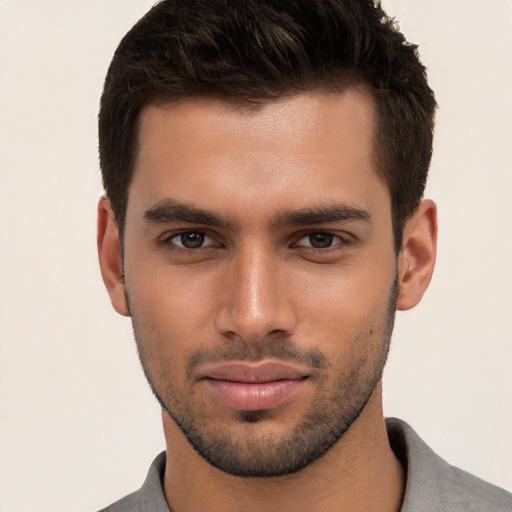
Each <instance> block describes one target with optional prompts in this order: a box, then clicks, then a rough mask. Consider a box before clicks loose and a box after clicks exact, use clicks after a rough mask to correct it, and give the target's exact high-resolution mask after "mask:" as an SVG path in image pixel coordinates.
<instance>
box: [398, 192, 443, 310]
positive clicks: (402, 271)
mask: <svg viewBox="0 0 512 512" xmlns="http://www.w3.org/2000/svg"><path fill="white" fill-rule="evenodd" d="M436 250H437V207H436V205H435V203H434V202H433V201H430V200H429V199H425V200H423V201H422V202H421V203H420V205H419V206H418V208H417V210H416V212H415V213H414V215H413V216H412V217H411V218H410V219H409V220H408V221H407V222H406V224H405V228H404V239H403V243H402V249H401V250H400V254H399V255H398V279H399V289H398V299H397V306H396V307H397V309H399V310H403V311H404V310H407V309H411V308H413V307H414V306H416V304H418V302H419V301H420V300H421V298H422V297H423V294H424V293H425V291H426V289H427V287H428V285H429V283H430V280H431V279H432V273H433V272H434V264H435V261H436Z"/></svg>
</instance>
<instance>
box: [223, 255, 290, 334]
mask: <svg viewBox="0 0 512 512" xmlns="http://www.w3.org/2000/svg"><path fill="white" fill-rule="evenodd" d="M219 277H220V288H221V290H220V293H219V296H218V299H219V308H218V310H217V315H216V319H215V324H216V329H217V331H218V332H219V333H221V334H222V335H223V336H225V337H227V338H231V339H232V338H238V339H241V340H243V341H245V342H247V343H257V342H259V341H263V340H265V339H268V337H269V336H275V337H288V336H290V335H291V334H292V333H293V331H294V330H295V327H296V323H297V317H296V314H295V311H294V307H293V302H294V301H293V296H292V294H291V289H290V284H291V283H290V279H289V276H287V273H286V269H285V262H283V261H281V260H280V258H279V257H278V256H277V255H275V254H273V253H272V251H269V250H265V249H262V248H260V247H256V246H253V247H245V248H242V249H240V251H238V253H237V254H236V255H235V256H233V257H232V259H231V261H230V263H229V265H227V266H226V268H225V271H224V272H223V273H222V275H221V276H219Z"/></svg>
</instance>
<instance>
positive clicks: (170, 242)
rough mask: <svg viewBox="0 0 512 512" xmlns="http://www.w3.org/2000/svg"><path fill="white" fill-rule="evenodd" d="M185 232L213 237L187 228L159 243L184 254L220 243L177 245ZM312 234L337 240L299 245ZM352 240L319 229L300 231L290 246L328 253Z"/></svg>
mask: <svg viewBox="0 0 512 512" xmlns="http://www.w3.org/2000/svg"><path fill="white" fill-rule="evenodd" d="M187 234H198V235H201V236H202V237H204V238H207V239H210V240H212V241H214V237H212V236H210V235H209V234H208V232H206V231H202V230H199V229H197V230H194V229H189V230H184V231H179V232H174V233H172V234H170V235H166V236H165V237H164V238H162V239H161V240H160V243H161V245H162V246H164V247H167V248H169V249H171V250H173V251H178V252H183V253H186V254H192V253H196V252H198V251H205V250H209V249H212V248H216V247H219V246H220V245H217V246H216V245H215V244H210V245H207V246H203V245H201V246H199V247H195V248H187V247H182V246H180V245H178V244H177V243H176V242H175V241H174V240H175V239H178V238H179V237H182V236H183V235H187ZM313 235H324V236H325V235H327V236H329V237H332V238H333V239H334V240H338V241H337V242H336V243H334V242H333V243H332V244H331V245H329V246H327V247H312V246H310V245H299V242H300V241H302V240H304V239H306V238H308V237H312V236H313ZM203 242H204V241H203ZM352 242H353V240H352V239H351V237H350V236H349V235H348V234H345V235H340V234H339V233H333V232H331V231H321V230H319V231H307V232H303V233H300V236H298V237H297V238H296V241H295V242H294V243H293V244H292V247H300V248H302V249H304V250H307V251H309V252H311V251H313V252H315V253H328V252H331V251H336V250H342V249H343V248H346V247H347V246H349V245H350V244H351V243H352Z"/></svg>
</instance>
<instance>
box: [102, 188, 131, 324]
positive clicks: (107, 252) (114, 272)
mask: <svg viewBox="0 0 512 512" xmlns="http://www.w3.org/2000/svg"><path fill="white" fill-rule="evenodd" d="M97 242H98V257H99V262H100V268H101V276H102V277H103V282H104V283H105V286H106V288H107V291H108V294H109V295H110V301H111V302H112V306H113V307H114V309H115V310H116V311H117V312H118V313H119V314H120V315H123V316H130V312H129V309H128V306H127V304H126V297H125V293H124V277H123V262H122V255H121V243H120V239H119V230H118V227H117V223H116V220H115V216H114V212H113V211H112V206H111V205H110V200H109V199H108V198H107V197H106V196H102V197H101V198H100V200H99V203H98V238H97Z"/></svg>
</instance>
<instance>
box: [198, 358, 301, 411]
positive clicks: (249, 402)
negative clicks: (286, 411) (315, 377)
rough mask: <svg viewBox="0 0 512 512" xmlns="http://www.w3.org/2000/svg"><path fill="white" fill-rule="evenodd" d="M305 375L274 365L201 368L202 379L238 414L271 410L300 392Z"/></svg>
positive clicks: (292, 368) (296, 369)
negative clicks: (237, 411) (238, 411)
mask: <svg viewBox="0 0 512 512" xmlns="http://www.w3.org/2000/svg"><path fill="white" fill-rule="evenodd" d="M307 377H308V372H307V371H305V370H304V369H303V368H299V367H296V366H293V365H289V364H285V363H281V362H277V361H265V362H257V363H251V362H237V361H234V362H229V363H224V364H220V365H215V366H211V367H207V368H204V369H203V380H204V382H205V383H206V384H207V385H208V387H209V389H210V390H211V391H212V392H213V393H214V394H215V395H216V397H217V398H218V399H219V400H220V401H221V402H222V403H223V404H224V405H226V406H228V407H231V408H234V409H238V410H242V411H258V410H264V409H272V408H274V407H277V406H278V405H280V404H282V403H283V402H284V401H285V400H287V399H288V398H289V397H290V396H292V395H293V394H295V393H296V392H298V391H299V389H301V388H302V387H303V385H304V383H305V381H306V380H307Z"/></svg>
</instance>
